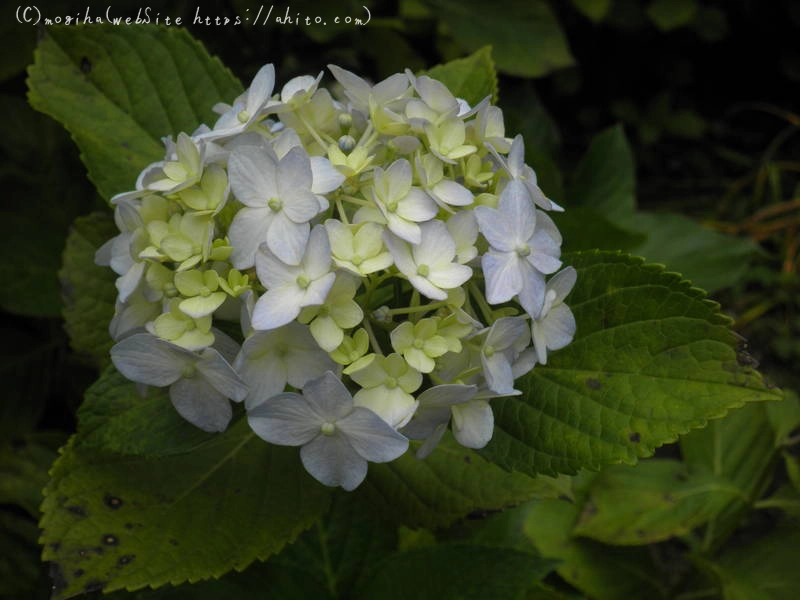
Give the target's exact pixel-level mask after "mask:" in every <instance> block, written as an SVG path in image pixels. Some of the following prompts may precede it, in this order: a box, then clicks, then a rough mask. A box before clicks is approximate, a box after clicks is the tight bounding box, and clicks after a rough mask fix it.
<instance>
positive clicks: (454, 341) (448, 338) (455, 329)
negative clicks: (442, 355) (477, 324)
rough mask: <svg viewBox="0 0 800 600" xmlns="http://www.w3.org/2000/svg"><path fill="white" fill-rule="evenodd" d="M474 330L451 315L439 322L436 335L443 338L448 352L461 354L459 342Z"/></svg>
mask: <svg viewBox="0 0 800 600" xmlns="http://www.w3.org/2000/svg"><path fill="white" fill-rule="evenodd" d="M474 330H475V328H474V326H473V325H472V324H471V323H463V322H461V321H459V320H458V316H457V315H456V314H451V315H448V316H447V317H445V318H444V319H441V320H440V321H439V323H438V330H437V331H436V333H437V334H438V335H440V336H442V338H444V341H445V343H446V344H447V351H448V352H461V350H462V344H461V340H463V339H464V338H465V337H467V336H468V335H469V334H471V333H472V332H473V331H474Z"/></svg>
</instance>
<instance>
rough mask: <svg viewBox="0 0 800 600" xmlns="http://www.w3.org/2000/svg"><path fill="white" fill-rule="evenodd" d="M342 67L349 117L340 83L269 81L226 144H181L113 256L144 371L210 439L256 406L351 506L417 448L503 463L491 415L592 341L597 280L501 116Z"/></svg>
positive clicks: (120, 326)
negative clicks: (586, 328)
mask: <svg viewBox="0 0 800 600" xmlns="http://www.w3.org/2000/svg"><path fill="white" fill-rule="evenodd" d="M329 68H330V71H331V73H332V74H333V76H334V77H335V78H336V80H337V82H338V84H339V87H340V91H341V92H342V94H343V95H342V97H341V99H339V100H337V99H335V98H334V97H333V96H332V95H331V93H330V92H329V91H328V90H327V89H325V88H321V87H319V83H320V80H321V78H322V75H323V74H322V73H320V74H319V76H317V77H311V76H302V77H296V78H294V79H292V80H291V81H289V82H288V83H286V85H284V86H283V88H282V89H281V91H280V93H279V94H274V93H273V88H274V83H275V72H274V69H273V67H272V65H267V66H265V67H263V68H262V69H261V70H260V71H259V72H258V74H257V75H256V76H255V78H254V80H253V82H252V84H251V86H250V88H249V89H248V90H247V91H245V92H244V93H243V94H242V95H241V96H239V97H238V98H236V100H235V101H234V102H233V104H232V105H227V104H219V105H217V106H215V107H214V110H215V112H217V113H218V114H219V115H220V116H219V119H218V120H217V122H216V123H215V124H214V126H213V128H209V127H207V126H205V125H204V126H201V127H200V128H199V129H197V131H195V132H194V133H193V134H191V135H188V134H185V133H181V134H180V135H178V136H177V140H175V141H173V140H172V139H171V138H165V139H164V143H165V146H166V153H165V157H164V160H163V161H160V162H157V163H154V164H152V165H150V166H149V167H147V168H146V169H145V170H144V171H143V172H142V173H141V175H140V176H139V178H138V180H137V182H136V189H135V190H134V191H132V192H127V193H123V194H120V195H118V196H116V197H114V198H113V200H112V202H113V204H114V206H115V218H116V223H117V225H118V227H119V230H120V234H119V235H118V236H116V237H115V238H113V239H112V240H110V241H109V242H107V243H106V244H105V245H104V246H102V247H101V248H100V249H99V250H98V252H97V257H96V260H97V262H98V264H102V265H108V266H110V267H111V268H112V269H113V270H114V271H115V272H116V273H117V274H118V275H119V278H118V279H117V282H116V285H117V289H118V291H119V296H118V300H117V306H116V313H115V315H114V318H113V320H112V322H111V325H110V333H111V335H112V337H113V338H114V339H115V340H116V341H117V344H116V345H115V346H114V347H113V348H112V350H111V356H112V359H113V362H114V364H115V365H116V368H117V369H118V370H119V371H120V372H121V373H122V374H123V375H125V376H126V377H127V378H129V379H130V380H132V381H135V382H138V383H140V384H146V385H153V386H160V387H169V396H170V398H171V400H172V403H173V405H174V407H175V409H176V410H177V411H178V412H179V413H180V414H181V415H182V416H183V417H184V418H185V419H187V420H188V421H190V422H191V423H193V424H194V425H196V426H197V427H200V428H201V429H204V430H206V431H222V430H224V429H225V428H226V427H227V425H228V423H229V422H230V420H231V418H232V407H231V402H230V401H231V400H232V401H234V402H243V403H244V407H245V409H246V412H247V418H248V422H249V424H250V426H251V427H252V429H253V431H254V432H255V433H256V434H257V435H259V436H260V437H261V438H263V439H264V440H266V441H267V442H271V443H274V444H282V445H292V446H302V449H301V451H300V455H301V458H302V461H303V464H304V465H305V467H306V469H307V470H308V471H309V472H310V473H311V474H312V475H313V476H314V477H315V478H317V479H318V480H319V481H321V482H322V483H324V484H326V485H331V486H341V487H343V488H345V489H347V490H351V489H353V488H355V487H356V486H358V485H359V484H360V483H361V481H362V480H363V479H364V477H365V475H366V472H367V463H368V461H372V462H386V461H391V460H394V459H395V458H397V457H399V456H400V455H402V454H403V453H404V452H406V450H407V449H408V445H409V442H408V440H409V439H414V440H423V443H422V444H421V445H420V446H419V447H418V449H417V455H418V456H419V457H421V458H422V457H425V456H427V455H428V454H429V453H430V452H431V451H432V450H433V449H434V447H435V446H436V444H437V443H438V441H439V440H440V439H441V437H442V435H443V433H444V432H445V431H446V430H447V428H448V427H450V428H451V429H452V432H453V435H454V437H455V439H456V440H457V441H458V442H459V443H460V444H462V445H463V446H466V447H468V448H481V447H483V446H485V445H486V444H487V443H488V441H489V440H490V438H491V437H492V431H493V428H494V419H493V415H492V409H491V406H490V404H489V401H490V400H491V399H492V398H496V397H501V396H511V395H516V394H520V392H519V391H518V390H517V389H515V384H514V382H515V380H516V379H517V378H519V377H521V376H522V375H524V374H526V373H528V372H529V371H530V370H531V369H533V368H534V366H535V365H536V364H537V363H541V364H544V363H546V362H547V357H548V352H549V351H553V350H557V349H559V348H562V347H564V346H565V345H567V344H568V343H569V342H570V341H571V340H572V337H573V335H574V333H575V320H574V318H573V316H572V313H571V312H570V309H569V308H568V307H567V305H566V304H564V299H565V297H566V296H567V295H568V294H569V292H570V290H571V289H572V287H573V285H574V284H575V279H576V274H575V270H574V269H572V268H571V267H566V268H564V269H561V267H562V263H561V260H560V246H561V235H560V234H559V231H558V229H557V228H556V226H555V224H554V223H553V221H552V219H551V218H550V217H549V216H548V214H547V213H548V212H549V211H561V210H562V209H561V207H559V206H558V205H556V204H555V203H554V202H552V201H551V200H549V199H548V198H547V197H546V196H545V195H544V194H543V193H542V191H541V189H539V187H538V185H537V183H536V175H535V173H534V172H533V170H532V169H531V168H530V167H529V166H527V165H526V164H525V162H524V153H525V152H524V146H523V140H522V138H521V136H517V137H516V138H514V139H513V140H511V139H509V138H507V137H506V136H505V126H504V123H503V115H502V112H501V110H500V109H499V108H498V107H496V106H492V105H491V104H490V102H489V98H487V99H485V100H484V101H483V102H481V103H480V104H478V105H477V106H475V107H470V106H469V105H468V104H467V103H466V102H465V101H464V100H462V99H459V98H456V97H454V96H453V94H452V93H451V92H450V91H449V90H448V89H447V87H446V86H445V85H443V84H442V83H440V82H438V81H436V80H434V79H432V78H430V77H427V76H419V77H416V76H414V75H413V74H412V73H410V72H406V73H398V74H395V75H392V76H391V77H389V78H388V79H386V80H384V81H381V82H380V83H378V84H376V85H371V84H370V83H368V82H367V81H365V80H363V79H361V78H360V77H358V76H357V75H355V74H353V73H351V72H349V71H346V70H344V69H342V68H339V67H336V66H330V67H329ZM560 269H561V270H560ZM550 275H552V277H550V278H549V279H548V278H547V276H550ZM224 332H228V334H226V333H224ZM229 334H231V335H229ZM231 336H232V337H231ZM234 338H238V339H240V340H242V343H241V344H240V343H239V342H237V341H235V339H234Z"/></svg>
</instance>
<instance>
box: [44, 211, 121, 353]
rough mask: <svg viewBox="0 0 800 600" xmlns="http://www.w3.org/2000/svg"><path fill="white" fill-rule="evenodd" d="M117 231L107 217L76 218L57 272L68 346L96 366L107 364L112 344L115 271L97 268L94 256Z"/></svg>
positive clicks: (97, 214)
mask: <svg viewBox="0 0 800 600" xmlns="http://www.w3.org/2000/svg"><path fill="white" fill-rule="evenodd" d="M116 232H117V229H116V226H115V225H114V221H113V219H112V218H111V216H110V215H107V214H102V213H92V214H91V215H88V216H86V217H80V218H78V219H76V220H75V223H74V224H73V225H72V229H71V230H70V233H69V236H68V237H67V246H66V248H65V249H64V262H63V265H62V267H61V270H60V271H59V273H58V276H59V279H60V280H61V296H62V299H63V302H64V321H65V324H64V327H65V329H66V330H67V333H68V334H69V340H70V345H71V346H72V348H73V349H74V350H75V351H76V352H78V353H79V354H83V355H86V356H91V357H92V359H93V360H94V362H95V363H96V364H98V365H105V364H108V361H109V356H108V351H109V350H110V348H111V345H112V344H113V341H112V339H111V337H110V336H109V333H108V324H109V322H110V321H111V318H112V317H113V316H114V303H115V301H116V297H117V290H116V288H115V287H114V278H115V276H114V272H113V271H111V269H109V268H108V267H101V266H98V265H96V264H95V263H94V254H95V252H96V251H97V249H98V248H99V247H100V246H101V245H102V244H103V243H104V242H105V241H106V240H108V239H110V238H111V237H113V236H114V235H115V234H116Z"/></svg>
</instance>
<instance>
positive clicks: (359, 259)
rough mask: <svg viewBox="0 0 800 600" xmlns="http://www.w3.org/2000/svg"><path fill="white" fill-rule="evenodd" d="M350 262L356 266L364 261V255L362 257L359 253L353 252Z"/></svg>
mask: <svg viewBox="0 0 800 600" xmlns="http://www.w3.org/2000/svg"><path fill="white" fill-rule="evenodd" d="M350 262H351V263H353V264H354V265H355V266H358V265H360V264H361V263H362V262H364V257H362V256H361V255H360V254H353V258H351V259H350Z"/></svg>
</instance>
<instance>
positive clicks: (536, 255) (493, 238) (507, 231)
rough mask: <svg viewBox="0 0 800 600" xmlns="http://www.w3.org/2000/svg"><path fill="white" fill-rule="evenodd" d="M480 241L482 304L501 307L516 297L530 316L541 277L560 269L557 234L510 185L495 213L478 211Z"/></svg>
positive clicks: (536, 309) (539, 298)
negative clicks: (483, 241)
mask: <svg viewBox="0 0 800 600" xmlns="http://www.w3.org/2000/svg"><path fill="white" fill-rule="evenodd" d="M475 216H476V218H477V219H478V226H479V227H480V230H481V233H482V234H483V237H485V238H486V241H488V242H489V245H490V246H491V248H490V250H489V251H488V252H487V253H486V254H484V255H483V257H482V258H481V266H482V267H483V273H484V275H485V277H486V300H487V301H488V302H489V303H491V304H501V303H503V302H507V301H509V300H511V299H512V298H513V297H514V296H518V297H519V303H520V304H521V305H522V308H524V309H525V312H527V313H528V314H529V315H530V316H531V317H537V316H539V313H540V312H541V310H542V305H543V304H544V287H545V284H544V275H547V274H550V273H554V272H555V271H556V270H558V268H559V267H560V266H561V261H560V260H559V258H558V257H559V256H560V254H561V248H560V244H561V234H560V233H559V232H558V229H557V228H556V226H555V224H554V223H553V221H552V220H551V219H550V217H548V216H547V215H546V214H545V213H543V212H541V211H537V210H535V208H534V206H533V203H532V202H531V200H530V198H529V197H528V193H527V191H526V190H525V187H524V186H523V185H522V184H521V183H520V182H518V181H511V182H509V184H508V185H507V186H506V188H505V189H504V190H503V193H502V194H500V201H499V203H498V205H497V209H494V208H489V207H488V206H477V207H476V208H475Z"/></svg>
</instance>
